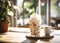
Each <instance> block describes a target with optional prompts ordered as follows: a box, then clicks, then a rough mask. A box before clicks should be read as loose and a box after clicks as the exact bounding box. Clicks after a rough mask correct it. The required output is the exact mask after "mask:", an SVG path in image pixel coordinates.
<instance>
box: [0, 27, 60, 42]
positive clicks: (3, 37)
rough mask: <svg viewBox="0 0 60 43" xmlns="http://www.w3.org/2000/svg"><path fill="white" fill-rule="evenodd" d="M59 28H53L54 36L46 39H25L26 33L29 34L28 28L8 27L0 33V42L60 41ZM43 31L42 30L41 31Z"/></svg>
mask: <svg viewBox="0 0 60 43" xmlns="http://www.w3.org/2000/svg"><path fill="white" fill-rule="evenodd" d="M59 32H60V30H55V31H54V33H56V34H54V38H52V39H50V40H49V41H47V40H40V39H39V40H35V39H34V40H32V39H27V38H26V35H30V29H29V28H17V27H9V29H8V32H6V33H2V34H0V43H2V42H4V43H60V39H59V38H60V34H59ZM42 33H43V32H42Z"/></svg>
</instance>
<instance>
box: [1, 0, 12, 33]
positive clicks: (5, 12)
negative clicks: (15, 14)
mask: <svg viewBox="0 0 60 43" xmlns="http://www.w3.org/2000/svg"><path fill="white" fill-rule="evenodd" d="M11 11H12V4H11V3H10V0H0V33H3V32H7V30H8V24H9V21H8V17H9V16H10V15H9V12H11Z"/></svg>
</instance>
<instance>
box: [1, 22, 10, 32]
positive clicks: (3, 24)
mask: <svg viewBox="0 0 60 43" xmlns="http://www.w3.org/2000/svg"><path fill="white" fill-rule="evenodd" d="M8 24H9V23H8V22H0V33H4V32H7V31H8Z"/></svg>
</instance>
